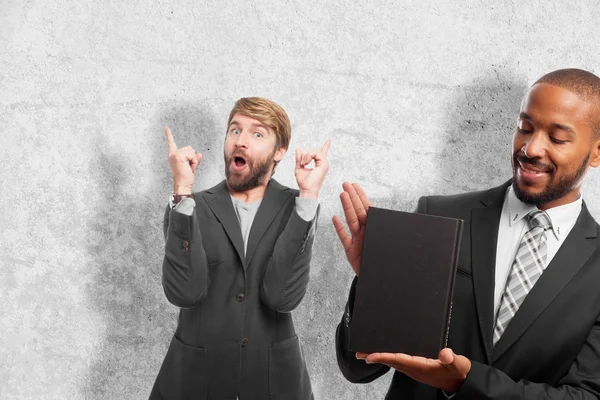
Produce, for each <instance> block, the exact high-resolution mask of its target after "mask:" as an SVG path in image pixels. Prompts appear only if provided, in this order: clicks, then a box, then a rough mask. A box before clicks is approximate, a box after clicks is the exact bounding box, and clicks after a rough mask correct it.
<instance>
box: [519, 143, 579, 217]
mask: <svg viewBox="0 0 600 400" xmlns="http://www.w3.org/2000/svg"><path fill="white" fill-rule="evenodd" d="M521 157H522V156H521ZM518 158H519V156H518V155H514V156H513V182H512V187H513V190H514V192H515V195H516V196H517V199H519V200H521V201H522V202H523V203H526V204H533V205H534V206H540V205H542V204H546V203H550V202H551V201H554V200H556V199H560V198H561V197H563V196H565V195H566V194H567V193H569V192H570V191H571V190H573V187H574V186H575V185H577V184H578V183H579V182H580V180H581V178H582V177H583V175H584V174H585V171H586V170H587V162H588V160H589V158H590V154H589V153H588V155H587V156H586V157H585V159H584V160H583V162H582V163H581V165H580V166H579V168H577V171H575V173H574V174H572V175H567V176H563V177H561V178H559V180H558V181H557V182H552V180H550V182H549V183H548V186H546V189H545V190H544V191H543V192H541V193H537V194H530V193H527V192H525V191H524V190H521V188H519V185H518V183H517V169H518V168H519V163H518V161H517V160H518ZM528 161H529V162H530V163H532V164H533V165H534V166H535V165H536V161H535V159H528ZM554 171H555V170H554V169H553V170H552V171H551V172H550V173H551V174H552V178H554V177H555V175H554Z"/></svg>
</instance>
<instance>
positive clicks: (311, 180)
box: [296, 139, 331, 199]
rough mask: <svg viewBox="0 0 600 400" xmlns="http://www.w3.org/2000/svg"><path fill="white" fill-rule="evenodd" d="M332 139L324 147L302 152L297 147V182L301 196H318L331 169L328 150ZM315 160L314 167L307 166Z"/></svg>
mask: <svg viewBox="0 0 600 400" xmlns="http://www.w3.org/2000/svg"><path fill="white" fill-rule="evenodd" d="M330 145H331V139H330V140H328V141H327V142H325V144H324V145H323V148H321V149H316V150H310V151H305V152H302V151H300V150H299V149H296V182H298V189H300V197H312V198H315V199H316V198H318V197H319V191H320V190H321V186H322V185H323V181H324V180H325V175H326V174H327V170H328V169H329V161H327V152H328V151H329V146H330ZM313 160H314V161H315V167H314V168H306V166H307V165H308V164H310V162H311V161H313Z"/></svg>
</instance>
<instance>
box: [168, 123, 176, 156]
mask: <svg viewBox="0 0 600 400" xmlns="http://www.w3.org/2000/svg"><path fill="white" fill-rule="evenodd" d="M165 137H166V138H167V146H168V147H169V153H172V152H174V151H177V145H176V144H175V139H173V134H172V133H171V129H169V127H168V126H165Z"/></svg>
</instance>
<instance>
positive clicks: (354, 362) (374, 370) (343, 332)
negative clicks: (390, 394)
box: [335, 277, 390, 383]
mask: <svg viewBox="0 0 600 400" xmlns="http://www.w3.org/2000/svg"><path fill="white" fill-rule="evenodd" d="M357 279H358V278H357V277H354V280H353V281H352V285H351V286H350V294H349V295H348V302H347V303H346V309H345V310H344V316H343V317H342V321H341V322H340V323H339V324H338V326H337V329H336V332H335V350H336V351H335V353H336V357H337V363H338V367H339V368H340V371H342V375H344V377H345V378H346V379H347V380H348V381H350V382H352V383H369V382H372V381H374V380H375V379H377V378H379V377H380V376H382V375H384V374H385V373H386V372H388V371H389V370H390V367H388V366H387V365H381V364H367V363H366V362H364V360H358V359H356V353H355V352H354V351H350V350H348V342H349V331H350V323H351V321H352V309H353V308H354V296H355V293H356V283H357V281H358V280H357Z"/></svg>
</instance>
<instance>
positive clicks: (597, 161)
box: [590, 137, 600, 168]
mask: <svg viewBox="0 0 600 400" xmlns="http://www.w3.org/2000/svg"><path fill="white" fill-rule="evenodd" d="M599 165H600V137H598V138H597V139H594V141H593V144H592V151H591V154H590V166H592V167H594V168H596V167H597V166H599Z"/></svg>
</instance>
